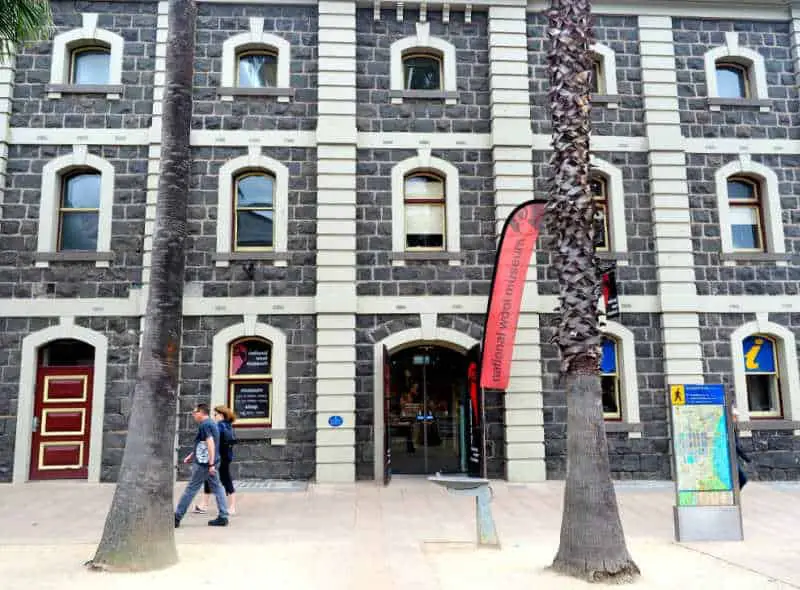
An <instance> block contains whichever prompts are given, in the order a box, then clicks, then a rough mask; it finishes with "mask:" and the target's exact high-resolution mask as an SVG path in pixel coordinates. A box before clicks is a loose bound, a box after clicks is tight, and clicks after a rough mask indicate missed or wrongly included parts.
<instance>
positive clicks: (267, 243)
mask: <svg viewBox="0 0 800 590" xmlns="http://www.w3.org/2000/svg"><path fill="white" fill-rule="evenodd" d="M234 182H235V185H236V188H235V191H234V193H235V195H236V205H235V213H234V240H233V241H234V243H233V250H234V251H247V250H271V249H272V248H273V245H274V223H275V210H274V208H275V177H274V176H272V175H271V174H268V173H266V172H247V173H244V174H241V175H239V176H237V177H236V179H235V181H234Z"/></svg>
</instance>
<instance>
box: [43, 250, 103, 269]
mask: <svg viewBox="0 0 800 590" xmlns="http://www.w3.org/2000/svg"><path fill="white" fill-rule="evenodd" d="M33 260H34V261H35V262H36V267H37V268H47V267H48V266H50V263H51V262H94V263H95V266H97V267H102V268H107V267H108V266H110V264H111V262H112V261H113V260H114V253H113V252H95V251H93V250H90V251H84V250H70V251H67V252H36V253H35V254H34V255H33Z"/></svg>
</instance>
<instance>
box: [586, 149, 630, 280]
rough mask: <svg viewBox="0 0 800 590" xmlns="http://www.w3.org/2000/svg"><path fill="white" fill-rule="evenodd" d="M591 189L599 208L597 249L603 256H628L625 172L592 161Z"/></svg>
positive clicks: (597, 209)
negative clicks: (623, 173)
mask: <svg viewBox="0 0 800 590" xmlns="http://www.w3.org/2000/svg"><path fill="white" fill-rule="evenodd" d="M590 187H591V190H592V197H593V199H594V204H595V213H596V215H595V222H596V224H597V225H596V232H595V239H596V247H597V250H598V251H600V252H608V253H613V254H615V255H617V256H620V255H621V260H620V261H619V262H621V263H622V264H623V265H624V264H627V260H625V258H624V255H625V254H627V252H628V232H627V225H626V223H625V186H624V184H623V180H622V170H620V169H619V168H618V167H617V166H614V165H613V164H612V163H611V162H608V161H606V160H603V159H602V158H598V157H596V156H592V157H591V178H590Z"/></svg>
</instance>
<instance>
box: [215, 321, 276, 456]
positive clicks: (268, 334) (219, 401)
mask: <svg viewBox="0 0 800 590" xmlns="http://www.w3.org/2000/svg"><path fill="white" fill-rule="evenodd" d="M242 338H263V339H264V340H268V341H269V342H270V343H271V344H272V425H271V426H270V429H272V430H286V370H287V363H288V357H287V347H286V334H285V333H284V332H283V331H282V330H280V329H278V328H275V327H273V326H270V325H268V324H262V323H259V322H257V321H256V318H255V316H253V317H245V318H244V321H243V322H242V323H240V324H234V325H233V326H229V327H227V328H223V329H222V330H220V331H219V332H217V333H216V334H215V335H214V339H213V342H212V357H211V358H212V360H211V407H214V406H216V405H224V406H227V405H228V362H229V355H228V349H229V347H230V345H231V343H232V342H234V341H235V340H240V339H242ZM271 441H272V445H273V446H283V445H285V444H286V438H285V437H279V438H272V439H271Z"/></svg>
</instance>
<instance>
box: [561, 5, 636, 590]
mask: <svg viewBox="0 0 800 590" xmlns="http://www.w3.org/2000/svg"><path fill="white" fill-rule="evenodd" d="M548 36H549V38H550V48H549V54H548V62H549V72H550V83H551V86H550V108H551V116H552V123H553V155H552V157H551V159H550V165H551V177H550V195H549V197H550V198H549V201H548V205H547V225H548V228H549V230H550V232H551V233H552V234H553V237H554V240H555V253H554V261H553V262H554V266H555V268H556V271H557V273H558V280H559V310H558V314H559V315H558V325H557V330H556V335H555V342H556V343H557V345H558V347H559V350H560V352H561V377H562V379H563V381H564V382H565V384H566V394H567V481H566V487H565V491H564V513H563V516H562V522H561V541H560V545H559V549H558V553H557V555H556V558H555V560H554V562H553V569H554V570H556V571H559V572H561V573H565V574H568V575H571V576H575V577H578V578H583V579H586V580H589V581H592V582H594V581H628V580H632V579H634V578H635V577H636V576H637V575H638V574H639V568H638V567H637V566H636V564H635V563H634V562H633V561H632V559H631V557H630V555H629V554H628V549H627V547H626V544H625V536H624V533H623V531H622V523H621V521H620V517H619V509H618V507H617V500H616V495H615V493H614V486H613V483H612V481H611V470H610V466H609V461H608V447H607V441H606V434H605V425H604V423H603V412H602V406H601V386H600V376H599V360H600V331H599V327H598V308H597V303H598V299H599V297H600V277H599V276H598V270H597V264H596V259H595V252H594V234H595V228H594V224H593V219H594V214H595V207H594V201H593V199H592V195H591V190H590V188H589V141H590V136H591V119H590V104H589V92H590V87H591V76H592V70H593V68H592V57H591V54H590V52H589V47H590V45H591V43H592V29H591V3H590V1H589V0H552V5H551V9H550V12H549V27H548Z"/></svg>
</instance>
